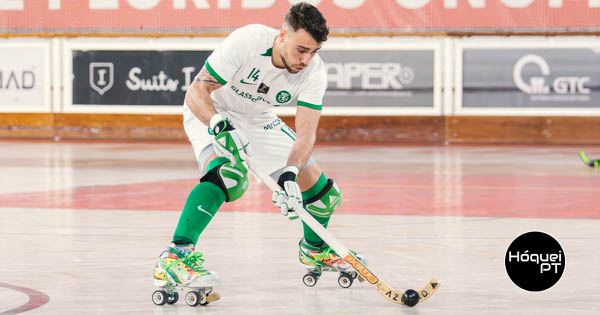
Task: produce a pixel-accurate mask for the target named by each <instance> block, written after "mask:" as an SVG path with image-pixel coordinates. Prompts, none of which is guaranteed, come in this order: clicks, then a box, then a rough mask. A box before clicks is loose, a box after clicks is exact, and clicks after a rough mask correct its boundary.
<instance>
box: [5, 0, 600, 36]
mask: <svg viewBox="0 0 600 315" xmlns="http://www.w3.org/2000/svg"><path fill="white" fill-rule="evenodd" d="M296 2H298V1H296V0H241V1H231V0H218V1H217V0H81V1H62V0H40V1H25V0H0V31H2V32H3V33H55V32H59V33H60V32H82V33H202V32H229V31H231V30H232V29H235V28H237V27H240V26H243V25H246V24H251V23H260V24H265V25H269V26H273V27H280V26H281V22H282V20H283V17H284V15H285V12H286V11H287V9H288V8H289V7H290V5H291V4H293V3H296ZM308 2H310V3H312V4H314V5H317V7H318V8H319V10H321V12H322V13H323V14H324V16H325V17H326V19H327V21H328V24H329V27H330V28H331V29H332V31H333V32H334V33H336V32H337V33H348V32H360V31H363V32H364V31H367V32H411V33H414V32H452V31H457V32H468V31H484V32H488V31H489V32H496V33H497V32H514V31H529V32H549V31H551V32H574V31H575V32H586V31H595V32H597V31H599V30H600V0H577V1H573V0H435V1H434V0H312V1H308Z"/></svg>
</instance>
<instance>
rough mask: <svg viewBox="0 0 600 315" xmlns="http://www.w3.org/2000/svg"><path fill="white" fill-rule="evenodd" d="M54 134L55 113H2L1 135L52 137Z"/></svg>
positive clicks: (7, 136)
mask: <svg viewBox="0 0 600 315" xmlns="http://www.w3.org/2000/svg"><path fill="white" fill-rule="evenodd" d="M53 135H54V114H51V113H0V137H5V138H51V137H52V136H53Z"/></svg>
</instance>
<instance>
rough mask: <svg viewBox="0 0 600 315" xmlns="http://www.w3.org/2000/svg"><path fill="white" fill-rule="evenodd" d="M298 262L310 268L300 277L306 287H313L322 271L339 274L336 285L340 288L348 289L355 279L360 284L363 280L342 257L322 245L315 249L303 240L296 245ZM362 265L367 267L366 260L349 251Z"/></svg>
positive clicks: (360, 255) (325, 245)
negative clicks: (297, 247)
mask: <svg viewBox="0 0 600 315" xmlns="http://www.w3.org/2000/svg"><path fill="white" fill-rule="evenodd" d="M298 246H299V248H300V251H299V256H300V257H299V258H300V262H301V263H303V264H305V265H308V266H311V267H310V268H308V272H307V273H306V274H305V275H304V277H302V282H304V284H305V285H306V286H309V287H313V286H315V284H317V281H318V280H319V278H320V277H321V275H322V274H323V272H324V271H333V272H339V277H338V284H339V285H340V287H342V288H345V289H347V288H350V286H352V283H353V282H354V280H355V279H357V278H358V280H359V281H360V282H363V281H364V280H365V279H364V278H363V277H362V276H361V275H359V274H358V272H357V271H355V270H354V269H353V268H352V267H351V266H350V265H349V264H348V263H347V262H346V261H344V259H343V258H342V257H340V256H339V255H337V254H336V253H335V252H334V251H333V250H332V249H331V247H329V246H327V244H323V245H322V246H321V247H316V246H312V245H310V244H308V243H307V242H306V241H305V240H304V238H303V239H301V240H300V243H299V244H298ZM350 253H352V255H354V257H356V258H357V259H358V260H359V261H360V262H361V263H362V264H364V265H365V266H366V265H367V263H366V259H365V258H364V256H363V255H362V254H359V253H357V252H355V251H352V250H351V251H350Z"/></svg>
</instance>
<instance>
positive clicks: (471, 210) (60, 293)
mask: <svg viewBox="0 0 600 315" xmlns="http://www.w3.org/2000/svg"><path fill="white" fill-rule="evenodd" d="M0 147H1V148H2V149H1V152H2V154H1V155H0V174H2V175H1V177H2V180H1V181H0V251H1V254H0V266H1V267H0V271H1V273H0V274H1V275H0V314H2V315H4V314H19V313H25V314H32V315H33V314H65V315H69V314H341V313H343V314H419V315H426V314H435V315H439V314H517V313H519V314H597V312H598V309H600V168H598V169H594V168H590V167H587V166H585V165H584V164H583V163H582V162H581V161H579V159H578V156H577V152H578V151H579V150H580V149H585V150H586V151H587V152H588V155H590V156H591V157H596V158H598V157H599V156H600V147H598V146H595V147H594V146H588V147H575V146H325V145H323V146H318V147H316V149H315V152H314V157H315V159H316V161H317V162H318V163H319V165H320V166H321V167H322V168H323V169H324V170H325V174H326V175H327V176H328V177H331V178H334V179H335V180H336V182H337V183H338V184H339V186H340V188H341V189H342V191H343V193H344V202H343V203H342V206H341V208H340V209H338V212H337V213H336V214H335V215H334V217H333V218H332V221H331V223H330V228H329V230H330V231H331V232H332V233H333V235H335V236H336V237H337V238H338V239H339V240H340V241H341V242H342V243H343V244H345V245H346V246H347V247H349V248H352V249H355V250H358V251H361V252H362V253H364V254H365V255H366V256H367V257H368V259H369V266H370V267H371V270H372V271H373V272H374V273H375V274H376V275H378V276H379V277H380V278H381V279H382V280H383V281H384V282H386V283H387V284H388V285H390V286H391V287H393V288H394V289H396V290H405V289H408V288H414V289H418V288H420V287H421V286H423V285H424V284H425V283H426V282H427V280H429V278H430V277H435V278H437V279H438V280H439V281H440V283H441V287H440V289H439V290H438V292H437V293H436V294H435V295H434V296H433V297H432V298H431V299H429V300H428V301H426V302H425V303H423V304H419V305H418V306H417V307H415V308H412V309H410V308H406V307H402V306H399V305H395V304H392V303H390V302H388V301H386V300H385V299H384V298H383V297H381V296H380V295H379V294H378V293H377V291H376V290H374V289H373V288H372V287H370V286H369V285H367V284H366V283H358V282H355V283H354V285H353V286H352V287H351V288H350V289H342V288H340V287H339V286H338V284H337V276H336V275H334V274H332V273H327V274H324V275H323V277H322V278H321V279H320V280H319V282H318V283H317V285H316V286H315V287H313V288H309V287H306V286H305V285H304V284H303V283H302V280H301V278H302V276H303V275H304V273H305V269H304V267H303V266H302V265H300V263H299V262H298V259H297V255H298V252H297V251H298V249H297V243H298V240H299V238H300V237H301V226H300V224H299V222H298V221H288V220H287V219H286V218H284V217H282V216H281V215H280V214H279V213H278V210H277V209H276V208H274V207H273V206H272V204H271V201H270V192H269V191H268V190H267V188H265V187H264V186H263V185H261V184H260V183H258V182H256V180H254V179H252V183H251V187H250V189H249V190H248V192H247V193H246V195H244V197H243V198H242V199H240V200H239V201H236V202H235V203H232V204H226V205H225V206H224V207H223V208H222V209H221V210H220V211H219V213H218V214H217V215H216V216H215V218H214V219H213V221H212V222H211V224H210V225H209V226H208V228H207V229H206V231H205V232H204V233H203V235H202V236H201V237H200V240H199V243H198V249H200V250H201V251H203V252H204V253H205V257H206V259H207V263H206V266H207V267H208V268H209V269H211V270H214V271H216V272H217V273H219V275H220V276H221V278H222V280H223V282H222V284H221V286H219V287H218V288H217V289H216V290H217V291H218V292H219V293H220V295H221V297H222V298H221V300H219V301H217V302H214V303H211V304H209V305H208V306H206V307H202V306H199V307H196V308H191V307H189V306H187V305H186V304H185V302H184V301H182V300H180V302H178V303H177V304H175V305H166V306H155V305H154V304H153V303H152V301H151V294H152V292H153V291H154V289H155V288H154V286H153V281H152V271H153V267H154V263H155V261H156V258H157V256H158V255H159V254H160V253H161V251H162V250H163V249H164V247H165V246H167V245H168V243H169V241H170V239H171V236H172V233H173V231H174V229H175V226H176V223H177V220H178V218H179V212H180V209H181V208H182V207H183V204H184V202H185V199H186V197H187V195H188V193H189V191H190V190H191V189H192V188H193V187H194V186H195V185H196V183H197V181H198V175H197V173H198V172H197V166H196V162H195V160H194V157H193V152H192V149H191V147H190V146H189V145H187V144H185V143H148V142H146V143H136V142H127V143H123V142H121V143H119V142H91V143H84V142H20V141H0ZM529 231H543V232H546V233H548V234H550V235H552V236H553V237H555V238H556V239H557V240H558V241H559V243H560V244H561V245H562V248H563V250H564V253H565V259H566V262H565V271H564V274H563V276H562V278H561V280H560V281H559V282H558V283H557V284H556V285H555V286H554V287H552V288H550V289H548V290H546V291H543V292H537V293H534V292H528V291H524V290H522V289H520V288H518V287H517V286H516V285H514V284H513V283H512V282H511V280H510V279H509V277H508V276H507V273H506V271H505V267H504V256H505V254H506V250H507V248H508V246H509V244H510V243H511V242H512V241H513V240H514V239H515V238H516V237H517V236H519V235H520V234H522V233H525V232H529Z"/></svg>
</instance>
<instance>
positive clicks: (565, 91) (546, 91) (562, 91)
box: [513, 54, 591, 100]
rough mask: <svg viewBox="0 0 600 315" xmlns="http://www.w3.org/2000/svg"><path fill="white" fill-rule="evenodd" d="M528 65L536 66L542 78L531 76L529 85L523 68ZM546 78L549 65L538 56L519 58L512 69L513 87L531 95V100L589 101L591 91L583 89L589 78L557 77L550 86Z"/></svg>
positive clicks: (530, 55) (548, 72) (548, 74)
mask: <svg viewBox="0 0 600 315" xmlns="http://www.w3.org/2000/svg"><path fill="white" fill-rule="evenodd" d="M528 64H534V65H536V66H537V67H538V68H539V69H540V70H541V72H542V75H543V76H532V77H531V78H529V83H527V82H525V80H523V68H524V67H525V66H526V65H528ZM548 76H550V65H549V64H548V62H547V61H546V60H545V59H544V58H542V57H540V56H539V55H534V54H529V55H525V56H523V57H521V58H519V60H518V61H517V62H516V63H515V66H514V68H513V80H514V82H515V85H516V86H517V88H519V90H521V91H522V92H524V93H527V94H532V95H533V96H532V98H531V99H532V100H550V99H555V100H589V94H590V92H591V90H590V89H589V88H587V87H585V84H586V83H588V82H589V81H590V79H591V78H590V77H589V76H581V77H579V76H559V77H556V78H554V80H553V81H552V85H551V86H549V85H547V84H546V79H547V77H548ZM540 95H541V96H540ZM544 95H546V96H544ZM561 95H562V96H565V95H573V96H576V95H580V96H581V97H570V98H565V97H561Z"/></svg>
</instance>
